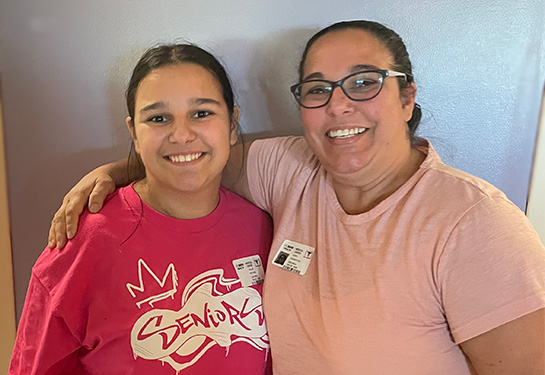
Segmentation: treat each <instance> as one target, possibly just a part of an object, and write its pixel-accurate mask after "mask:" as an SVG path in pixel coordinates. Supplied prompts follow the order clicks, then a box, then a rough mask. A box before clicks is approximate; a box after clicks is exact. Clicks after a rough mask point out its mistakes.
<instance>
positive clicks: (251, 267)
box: [233, 255, 265, 287]
mask: <svg viewBox="0 0 545 375" xmlns="http://www.w3.org/2000/svg"><path fill="white" fill-rule="evenodd" d="M233 267H235V271H237V275H238V278H239V280H240V283H241V284H242V286H244V287H245V286H252V285H256V284H261V283H262V282H263V281H264V280H265V270H264V269H263V263H261V258H260V257H259V255H251V256H249V257H245V258H240V259H235V260H233Z"/></svg>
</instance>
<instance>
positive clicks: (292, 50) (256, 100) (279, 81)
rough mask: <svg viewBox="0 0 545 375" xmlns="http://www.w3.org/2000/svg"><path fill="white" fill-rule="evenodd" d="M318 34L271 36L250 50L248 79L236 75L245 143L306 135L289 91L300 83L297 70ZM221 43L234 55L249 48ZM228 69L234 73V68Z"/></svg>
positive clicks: (303, 32)
mask: <svg viewBox="0 0 545 375" xmlns="http://www.w3.org/2000/svg"><path fill="white" fill-rule="evenodd" d="M315 32H316V30H310V29H294V30H283V31H282V32H278V33H275V34H271V35H268V36H267V37H266V38H263V39H261V40H259V41H257V42H256V43H255V45H253V46H252V47H251V48H250V51H249V52H250V54H248V59H249V61H248V62H247V70H246V71H245V72H244V75H245V76H244V77H243V78H240V77H239V79H236V78H234V77H233V76H232V78H233V81H234V82H233V83H234V88H235V91H236V93H237V99H238V100H237V102H238V104H239V105H240V107H241V113H242V119H241V128H242V132H243V133H245V137H244V138H245V141H250V140H254V139H258V138H264V137H273V136H282V135H301V134H302V133H303V130H302V127H301V125H300V121H299V112H298V106H297V104H296V103H295V100H294V99H293V97H292V95H291V92H290V90H289V88H290V86H291V85H293V84H294V83H296V82H297V81H298V74H297V70H298V66H299V60H300V58H301V54H302V52H303V48H304V46H305V43H306V42H307V40H308V39H309V38H310V37H311V36H312V35H313V34H314V33H315ZM221 43H222V46H224V50H225V51H229V53H230V54H233V53H235V51H237V50H240V49H241V46H243V47H246V48H247V44H248V41H247V40H226V41H222V42H221ZM212 52H214V51H212ZM244 52H246V53H247V52H248V50H246V51H242V53H243V54H244ZM227 69H228V70H229V71H232V70H233V69H232V67H230V66H227Z"/></svg>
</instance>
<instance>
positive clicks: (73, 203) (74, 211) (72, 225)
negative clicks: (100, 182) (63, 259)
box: [57, 191, 88, 247]
mask: <svg viewBox="0 0 545 375" xmlns="http://www.w3.org/2000/svg"><path fill="white" fill-rule="evenodd" d="M87 197H88V193H87V192H85V191H83V192H82V191H79V192H77V193H74V194H73V195H72V197H71V198H70V200H69V201H68V203H67V204H66V205H65V210H64V220H65V223H64V224H65V225H64V229H65V231H66V235H65V236H66V237H68V239H72V238H74V236H75V235H76V232H77V230H78V222H79V215H81V213H82V212H83V209H84V208H85V204H86V203H87ZM63 234H64V233H63ZM57 238H59V235H58V234H57ZM63 239H64V238H63ZM57 247H58V246H57Z"/></svg>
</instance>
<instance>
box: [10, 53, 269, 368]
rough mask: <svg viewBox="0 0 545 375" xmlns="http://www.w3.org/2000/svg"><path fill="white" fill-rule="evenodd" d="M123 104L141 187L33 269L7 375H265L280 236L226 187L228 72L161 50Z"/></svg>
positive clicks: (231, 137)
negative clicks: (274, 242)
mask: <svg viewBox="0 0 545 375" xmlns="http://www.w3.org/2000/svg"><path fill="white" fill-rule="evenodd" d="M126 96H127V107H128V111H129V117H128V118H127V126H128V128H129V131H130V133H131V135H132V138H133V141H134V145H135V150H136V151H137V153H138V155H139V156H140V158H141V160H142V163H143V166H144V169H145V178H143V179H142V180H139V181H137V182H136V183H134V184H132V185H130V186H127V187H125V188H123V189H120V190H118V191H117V192H116V193H115V194H113V195H111V196H110V197H109V198H108V204H107V205H106V208H105V209H104V210H103V212H102V213H101V214H100V215H88V214H87V213H86V214H84V215H83V216H82V228H81V231H82V233H81V234H80V235H79V236H78V240H74V241H71V243H70V244H69V245H68V246H67V249H66V250H65V251H63V252H62V253H59V252H57V251H51V250H50V249H46V250H45V251H44V253H43V254H42V256H41V257H40V259H39V260H38V261H37V263H36V265H35V267H34V269H33V273H32V278H31V282H30V286H29V291H28V293H27V300H26V303H25V308H24V311H23V315H22V318H21V322H20V325H19V331H18V335H17V342H16V345H15V349H14V354H13V358H12V362H11V366H10V370H9V374H25V375H28V374H60V373H62V374H68V373H70V374H76V373H77V374H83V373H85V374H216V373H222V374H241V373H244V374H256V375H258V374H263V373H264V372H265V370H266V369H265V365H266V359H267V354H268V337H267V332H266V328H265V324H264V318H263V311H262V307H261V290H262V287H261V284H262V281H263V265H262V259H266V256H267V254H268V249H269V246H270V239H271V236H272V227H271V225H270V219H269V218H268V217H267V215H266V214H265V213H264V212H262V211H261V210H259V209H258V208H256V207H255V206H253V205H251V204H250V203H248V202H247V201H245V200H244V199H242V198H240V197H238V196H236V195H235V194H233V193H231V192H229V191H227V190H225V189H223V188H220V179H221V173H222V170H223V168H224V167H225V163H226V162H227V159H228V157H229V152H230V147H231V146H232V145H233V144H234V143H235V142H236V140H237V128H238V126H237V122H238V108H237V107H235V106H234V101H233V93H232V90H231V86H230V83H229V79H228V77H227V75H226V73H225V70H224V69H223V67H222V66H221V64H220V63H219V62H218V61H217V60H216V59H215V58H214V57H213V56H212V55H210V54H209V53H208V52H206V51H204V50H202V49H200V48H198V47H196V46H193V45H184V44H180V45H163V46H159V47H155V48H152V49H150V50H148V51H147V52H146V53H145V54H144V55H143V56H142V58H141V59H140V61H139V62H138V64H137V65H136V67H135V69H134V71H133V75H132V78H131V81H130V84H129V87H128V89H127V95H126ZM218 241H219V243H218Z"/></svg>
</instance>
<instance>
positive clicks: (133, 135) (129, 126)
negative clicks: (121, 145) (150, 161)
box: [125, 116, 140, 154]
mask: <svg viewBox="0 0 545 375" xmlns="http://www.w3.org/2000/svg"><path fill="white" fill-rule="evenodd" d="M125 123H126V124H127V129H129V133H131V138H132V143H134V151H136V153H138V154H139V153H140V148H139V146H138V140H137V139H136V132H135V131H134V123H133V121H132V118H131V117H130V116H127V118H126V119H125Z"/></svg>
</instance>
